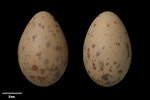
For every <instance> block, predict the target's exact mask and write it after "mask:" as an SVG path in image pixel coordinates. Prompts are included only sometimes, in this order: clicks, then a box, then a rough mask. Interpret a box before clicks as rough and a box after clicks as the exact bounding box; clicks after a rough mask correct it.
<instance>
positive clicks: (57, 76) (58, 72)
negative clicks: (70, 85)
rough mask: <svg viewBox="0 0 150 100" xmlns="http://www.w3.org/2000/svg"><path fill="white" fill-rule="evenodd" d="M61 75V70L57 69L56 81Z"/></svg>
mask: <svg viewBox="0 0 150 100" xmlns="http://www.w3.org/2000/svg"><path fill="white" fill-rule="evenodd" d="M60 75H61V73H60V70H59V69H57V71H56V72H55V77H56V79H58V78H59V77H60Z"/></svg>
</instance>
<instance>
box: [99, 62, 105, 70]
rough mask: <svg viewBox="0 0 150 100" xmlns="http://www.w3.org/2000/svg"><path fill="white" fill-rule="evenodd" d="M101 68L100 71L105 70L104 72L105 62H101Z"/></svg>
mask: <svg viewBox="0 0 150 100" xmlns="http://www.w3.org/2000/svg"><path fill="white" fill-rule="evenodd" d="M99 67H100V70H101V71H103V70H104V69H103V67H104V62H101V61H99Z"/></svg>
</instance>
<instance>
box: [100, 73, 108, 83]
mask: <svg viewBox="0 0 150 100" xmlns="http://www.w3.org/2000/svg"><path fill="white" fill-rule="evenodd" d="M109 76H110V75H109V74H104V75H102V77H101V78H102V79H103V80H104V81H107V80H108V77H109Z"/></svg>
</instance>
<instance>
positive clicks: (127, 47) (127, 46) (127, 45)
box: [126, 43, 130, 58]
mask: <svg viewBox="0 0 150 100" xmlns="http://www.w3.org/2000/svg"><path fill="white" fill-rule="evenodd" d="M126 49H127V52H128V58H129V57H130V50H129V44H128V43H126Z"/></svg>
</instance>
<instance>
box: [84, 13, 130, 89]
mask: <svg viewBox="0 0 150 100" xmlns="http://www.w3.org/2000/svg"><path fill="white" fill-rule="evenodd" d="M131 56H132V54H131V44H130V40H129V36H128V33H127V30H126V28H125V26H124V24H123V22H122V21H121V19H120V18H119V17H118V16H117V15H116V14H115V13H113V12H111V11H105V12H103V13H101V14H99V15H98V16H97V17H96V18H95V19H94V21H93V22H92V24H91V25H90V27H89V29H88V31H87V34H86V37H85V41H84V46H83V61H84V65H85V69H86V71H87V73H88V75H89V76H90V78H91V79H92V80H93V81H94V82H95V83H97V84H98V85H100V86H104V87H110V86H114V85H116V84H118V83H119V82H120V81H121V80H122V79H123V78H124V77H125V75H126V74H127V72H128V70H129V67H130V63H131Z"/></svg>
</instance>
